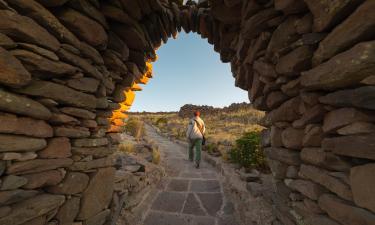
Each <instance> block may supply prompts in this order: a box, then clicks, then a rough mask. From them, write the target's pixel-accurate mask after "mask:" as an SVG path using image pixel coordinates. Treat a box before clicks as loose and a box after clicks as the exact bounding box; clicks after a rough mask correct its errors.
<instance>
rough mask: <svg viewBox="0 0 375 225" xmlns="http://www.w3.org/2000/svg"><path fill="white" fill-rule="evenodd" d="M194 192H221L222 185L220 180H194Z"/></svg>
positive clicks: (192, 188) (191, 189) (192, 189)
mask: <svg viewBox="0 0 375 225" xmlns="http://www.w3.org/2000/svg"><path fill="white" fill-rule="evenodd" d="M190 191H192V192H221V185H220V182H219V181H218V180H192V181H191V188H190Z"/></svg>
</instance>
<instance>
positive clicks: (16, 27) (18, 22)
mask: <svg viewBox="0 0 375 225" xmlns="http://www.w3.org/2000/svg"><path fill="white" fill-rule="evenodd" d="M0 18H1V23H0V30H1V32H2V33H3V34H5V35H7V36H8V37H10V38H11V39H12V40H14V41H19V42H25V41H27V43H31V44H36V45H39V46H42V47H45V48H47V49H50V50H52V51H56V50H57V49H59V48H60V43H59V41H58V40H57V39H56V38H55V37H54V36H52V35H51V34H49V33H48V32H47V31H46V30H45V29H44V28H43V27H41V26H40V25H38V24H37V23H36V22H34V20H32V19H30V18H29V17H26V16H21V15H19V14H17V13H14V12H12V11H8V10H0Z"/></svg>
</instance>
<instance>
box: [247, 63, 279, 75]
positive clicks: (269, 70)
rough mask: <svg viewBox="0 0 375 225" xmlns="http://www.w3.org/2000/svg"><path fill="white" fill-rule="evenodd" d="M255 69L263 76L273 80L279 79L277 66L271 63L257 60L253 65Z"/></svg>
mask: <svg viewBox="0 0 375 225" xmlns="http://www.w3.org/2000/svg"><path fill="white" fill-rule="evenodd" d="M253 68H254V70H255V71H257V72H258V74H259V75H261V76H265V77H273V78H275V77H277V74H276V72H275V66H274V65H272V64H270V63H267V62H263V61H260V60H256V61H255V62H254V64H253Z"/></svg>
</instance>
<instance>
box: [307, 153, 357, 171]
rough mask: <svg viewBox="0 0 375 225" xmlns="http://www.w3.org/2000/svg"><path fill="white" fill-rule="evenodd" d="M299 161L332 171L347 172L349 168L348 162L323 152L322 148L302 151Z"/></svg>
mask: <svg viewBox="0 0 375 225" xmlns="http://www.w3.org/2000/svg"><path fill="white" fill-rule="evenodd" d="M301 159H302V161H304V162H306V163H310V164H313V165H316V166H319V167H323V168H326V169H329V170H334V171H349V170H350V168H351V164H350V163H349V162H347V161H345V160H344V159H342V158H341V157H340V156H337V155H335V154H333V153H331V152H325V151H324V149H322V148H304V149H302V151H301Z"/></svg>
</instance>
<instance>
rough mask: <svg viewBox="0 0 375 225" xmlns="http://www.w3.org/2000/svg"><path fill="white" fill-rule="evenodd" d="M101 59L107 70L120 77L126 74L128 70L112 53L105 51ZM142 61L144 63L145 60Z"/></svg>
mask: <svg viewBox="0 0 375 225" xmlns="http://www.w3.org/2000/svg"><path fill="white" fill-rule="evenodd" d="M103 59H104V63H105V65H106V66H107V68H110V70H111V71H113V72H115V73H117V74H119V75H122V76H123V75H126V74H127V72H128V68H127V67H126V65H125V63H124V62H123V61H122V60H121V59H120V57H119V56H118V55H117V54H116V53H115V52H114V51H112V50H106V51H105V52H104V54H103ZM131 61H133V60H131ZM142 61H143V62H144V61H145V59H144V58H142Z"/></svg>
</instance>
